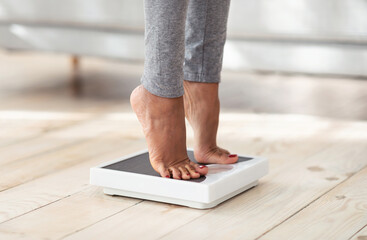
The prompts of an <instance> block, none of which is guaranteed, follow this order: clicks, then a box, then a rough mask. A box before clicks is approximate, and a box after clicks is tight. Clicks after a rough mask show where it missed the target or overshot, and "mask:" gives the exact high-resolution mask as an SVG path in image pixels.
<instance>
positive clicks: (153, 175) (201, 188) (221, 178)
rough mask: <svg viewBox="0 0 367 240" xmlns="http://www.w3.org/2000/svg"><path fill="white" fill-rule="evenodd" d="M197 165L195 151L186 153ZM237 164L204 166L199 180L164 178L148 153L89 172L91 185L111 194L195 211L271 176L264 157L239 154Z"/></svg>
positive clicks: (189, 150) (116, 161) (144, 152)
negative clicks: (152, 164)
mask: <svg viewBox="0 0 367 240" xmlns="http://www.w3.org/2000/svg"><path fill="white" fill-rule="evenodd" d="M187 153H188V156H189V158H190V160H191V161H194V162H196V163H197V161H196V160H195V157H194V152H193V150H192V149H188V150H187ZM238 157H239V158H238V162H236V163H234V164H202V165H206V166H207V167H208V174H207V175H205V176H201V177H200V178H196V179H189V180H179V179H173V178H163V177H161V176H160V175H159V173H157V172H156V171H154V169H153V167H152V166H151V165H150V161H149V153H148V150H147V149H145V150H142V151H139V152H136V153H133V154H130V155H127V156H124V157H122V158H119V159H116V160H113V161H110V162H106V163H103V164H101V165H99V166H96V167H92V168H91V169H90V184H92V185H97V186H100V187H103V192H104V193H105V194H108V195H119V196H125V197H133V198H139V199H145V200H152V201H159V202H165V203H171V204H177V205H183V206H188V207H192V208H199V209H205V208H212V207H214V206H216V205H218V204H219V203H221V202H223V201H225V200H227V199H229V198H231V197H234V196H236V195H237V194H239V193H241V192H244V191H246V190H248V189H249V188H252V187H254V186H256V185H257V184H258V180H259V178H261V177H263V176H265V175H266V174H267V173H268V161H267V159H265V158H263V157H258V156H244V155H238Z"/></svg>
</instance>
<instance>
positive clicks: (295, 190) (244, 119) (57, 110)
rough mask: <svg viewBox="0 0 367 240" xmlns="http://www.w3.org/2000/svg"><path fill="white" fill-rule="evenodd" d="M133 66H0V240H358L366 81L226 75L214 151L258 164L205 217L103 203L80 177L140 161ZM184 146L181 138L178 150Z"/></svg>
mask: <svg viewBox="0 0 367 240" xmlns="http://www.w3.org/2000/svg"><path fill="white" fill-rule="evenodd" d="M141 71H142V65H141V64H135V65H133V64H127V63H120V62H114V61H103V60H98V59H93V58H88V59H85V60H83V62H82V65H81V69H80V73H79V74H78V77H81V79H82V81H83V85H82V86H83V88H82V89H81V92H80V93H79V94H78V95H75V94H73V92H72V91H71V89H70V88H69V82H70V76H71V74H70V62H69V58H68V57H67V56H65V55H52V54H34V53H7V52H4V51H2V52H0V80H1V81H0V131H1V132H0V239H4V240H8V239H68V240H69V239H83V240H84V239H88V240H89V239H185V240H187V239H307V240H308V239H318V240H320V239H358V240H362V239H367V121H366V120H367V91H366V90H367V81H366V80H363V79H347V78H336V77H331V76H329V77H315V76H301V75H294V76H292V75H281V74H264V73H261V74H260V73H234V72H226V71H224V72H223V74H222V76H223V80H222V83H221V93H220V94H221V95H220V97H221V102H222V105H221V119H220V121H221V122H220V127H219V133H218V142H219V144H220V145H221V146H223V147H225V148H228V149H229V150H230V151H231V152H233V153H239V154H251V155H260V156H264V157H267V158H268V159H269V161H270V173H269V174H268V175H267V176H266V177H264V178H262V179H261V180H260V184H259V185H258V186H257V187H255V188H253V189H251V190H249V191H247V192H245V193H242V194H240V195H238V196H236V197H234V198H232V199H230V200H228V201H226V202H224V203H222V204H220V205H219V206H217V207H215V208H213V209H208V210H197V209H190V208H187V207H181V206H176V205H170V204H164V203H158V202H151V201H142V200H139V199H132V198H124V197H111V196H106V195H104V194H103V193H102V189H101V188H99V187H95V186H91V185H89V168H90V167H92V166H95V165H97V164H99V163H102V162H105V161H109V160H112V159H114V158H117V157H120V156H123V155H126V154H129V153H132V152H135V151H138V150H141V149H142V148H145V147H146V144H145V140H144V137H143V134H142V131H141V129H140V126H139V124H138V122H137V119H136V118H135V116H134V115H133V113H132V110H131V109H130V106H129V104H128V98H129V93H130V91H131V90H132V89H133V88H134V86H136V85H137V84H138V83H139V77H140V73H141ZM192 137H193V133H192V130H191V128H189V127H188V146H189V147H191V146H192V143H193V140H192Z"/></svg>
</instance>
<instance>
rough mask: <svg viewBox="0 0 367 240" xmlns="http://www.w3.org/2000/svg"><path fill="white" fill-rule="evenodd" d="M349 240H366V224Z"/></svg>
mask: <svg viewBox="0 0 367 240" xmlns="http://www.w3.org/2000/svg"><path fill="white" fill-rule="evenodd" d="M351 240H367V224H366V226H365V227H364V228H363V229H361V231H359V232H358V233H357V234H356V235H354V236H353V237H352V238H351Z"/></svg>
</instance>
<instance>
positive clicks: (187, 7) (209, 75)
mask: <svg viewBox="0 0 367 240" xmlns="http://www.w3.org/2000/svg"><path fill="white" fill-rule="evenodd" d="M229 5H230V0H144V14H145V39H144V40H145V61H144V73H143V75H142V77H141V83H142V85H143V86H144V88H145V89H147V90H148V91H149V92H150V93H152V94H154V95H157V96H161V97H167V98H174V97H180V96H182V95H183V94H184V88H183V80H188V81H195V82H206V83H219V82H220V80H221V78H220V73H221V70H222V62H223V61H222V60H223V47H224V44H225V41H226V34H227V19H228V12H229Z"/></svg>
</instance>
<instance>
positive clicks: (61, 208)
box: [0, 187, 140, 239]
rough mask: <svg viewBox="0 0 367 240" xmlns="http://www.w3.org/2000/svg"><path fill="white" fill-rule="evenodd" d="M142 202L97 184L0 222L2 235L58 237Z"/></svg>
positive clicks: (17, 237) (8, 236)
mask: <svg viewBox="0 0 367 240" xmlns="http://www.w3.org/2000/svg"><path fill="white" fill-rule="evenodd" d="M139 202H140V200H137V199H132V198H123V199H121V198H120V199H119V200H118V201H117V200H116V199H114V198H112V197H109V196H106V195H104V194H103V193H102V192H101V191H100V189H99V188H97V187H88V188H87V189H86V190H84V191H82V192H80V193H77V194H74V195H72V196H70V197H68V198H67V200H66V201H58V202H55V203H54V204H52V205H50V206H48V207H47V208H40V209H38V210H37V211H33V212H31V213H29V214H26V215H24V216H22V217H21V218H18V219H16V220H14V221H12V220H11V221H8V222H5V223H3V224H1V225H0V238H3V237H4V239H19V238H20V236H21V238H23V237H25V238H26V239H28V237H30V238H34V239H45V238H44V237H43V236H49V237H47V239H59V238H61V237H63V236H64V235H65V234H66V233H68V232H75V231H77V230H78V229H79V228H80V227H81V226H82V227H87V226H88V225H89V224H90V221H92V220H94V221H99V220H102V219H104V218H106V217H108V216H110V215H112V214H115V213H116V212H121V211H123V210H124V209H126V208H129V207H131V206H133V205H134V204H137V203H139ZM71 222H72V224H70V223H71ZM121 224H124V223H123V222H122V223H121ZM46 226H47V227H46ZM20 229H21V231H19V230H20Z"/></svg>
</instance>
